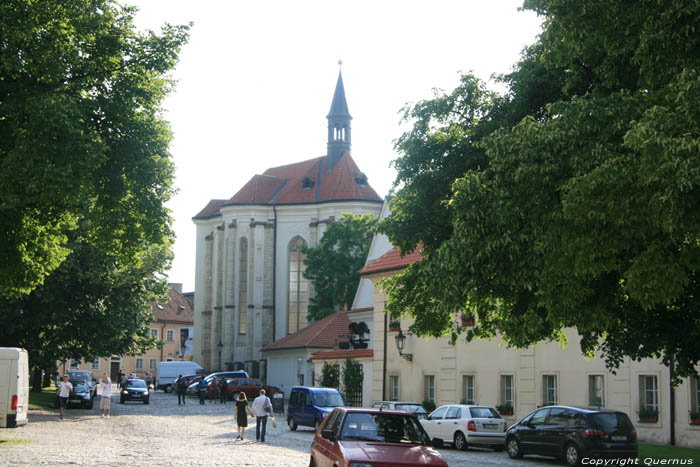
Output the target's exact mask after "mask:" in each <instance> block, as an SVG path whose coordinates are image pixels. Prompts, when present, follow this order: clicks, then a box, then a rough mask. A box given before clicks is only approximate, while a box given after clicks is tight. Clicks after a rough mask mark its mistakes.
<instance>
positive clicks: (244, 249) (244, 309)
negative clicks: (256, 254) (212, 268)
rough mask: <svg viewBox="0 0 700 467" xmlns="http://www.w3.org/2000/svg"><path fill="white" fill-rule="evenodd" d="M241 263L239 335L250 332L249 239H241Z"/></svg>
mask: <svg viewBox="0 0 700 467" xmlns="http://www.w3.org/2000/svg"><path fill="white" fill-rule="evenodd" d="M240 248H241V257H240V259H241V261H240V263H241V264H240V268H239V271H240V273H239V275H238V276H239V278H240V287H239V290H238V334H245V333H247V332H248V239H246V238H245V237H244V238H241V245H240Z"/></svg>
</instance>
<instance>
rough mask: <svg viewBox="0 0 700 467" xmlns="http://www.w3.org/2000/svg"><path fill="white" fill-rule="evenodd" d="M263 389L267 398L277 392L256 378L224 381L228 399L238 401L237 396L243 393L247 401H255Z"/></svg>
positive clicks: (274, 388)
mask: <svg viewBox="0 0 700 467" xmlns="http://www.w3.org/2000/svg"><path fill="white" fill-rule="evenodd" d="M261 389H264V390H265V394H266V395H267V396H268V397H272V395H273V394H275V393H276V392H278V391H279V389H278V388H277V387H275V386H268V385H267V384H263V382H262V381H260V380H259V379H257V378H234V379H227V380H226V394H227V395H228V398H229V399H233V400H236V399H238V394H240V393H241V392H244V393H245V395H246V397H247V398H248V399H249V400H252V399H255V398H256V397H258V396H259V395H260V390H261ZM207 390H208V388H207Z"/></svg>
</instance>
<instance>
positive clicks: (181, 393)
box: [175, 375, 187, 405]
mask: <svg viewBox="0 0 700 467" xmlns="http://www.w3.org/2000/svg"><path fill="white" fill-rule="evenodd" d="M175 391H177V405H180V401H182V405H185V393H186V392H187V388H186V387H185V382H184V381H183V380H182V375H180V376H178V377H177V385H176V386H175Z"/></svg>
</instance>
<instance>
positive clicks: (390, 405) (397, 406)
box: [372, 401, 428, 420]
mask: <svg viewBox="0 0 700 467" xmlns="http://www.w3.org/2000/svg"><path fill="white" fill-rule="evenodd" d="M372 407H373V408H375V409H381V410H402V411H404V412H409V413H412V414H415V415H416V418H418V420H425V419H426V418H428V412H427V410H425V409H424V408H423V406H422V405H420V404H419V403H418V402H398V401H379V402H375V403H374V404H372Z"/></svg>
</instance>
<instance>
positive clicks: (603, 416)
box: [506, 406, 638, 466]
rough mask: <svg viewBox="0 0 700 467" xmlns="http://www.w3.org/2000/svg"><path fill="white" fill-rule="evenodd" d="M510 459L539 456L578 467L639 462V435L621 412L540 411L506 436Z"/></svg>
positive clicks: (512, 427) (574, 409)
mask: <svg viewBox="0 0 700 467" xmlns="http://www.w3.org/2000/svg"><path fill="white" fill-rule="evenodd" d="M506 449H507V451H508V455H509V456H510V457H512V458H514V459H520V458H521V457H523V455H525V454H538V455H542V456H551V457H557V458H561V459H563V460H564V461H565V462H566V463H567V464H568V465H572V466H573V465H577V464H578V463H579V462H580V461H581V459H582V458H584V457H590V458H594V459H598V458H635V459H636V458H637V452H638V444H637V432H636V431H635V429H634V426H633V425H632V422H631V421H630V419H629V417H628V416H627V414H626V413H624V412H619V411H617V410H606V409H600V410H589V409H579V408H575V407H567V406H551V407H543V408H541V409H537V410H535V411H534V412H532V413H530V414H528V415H527V416H525V417H524V418H523V419H522V420H520V421H519V422H517V423H516V424H515V425H513V426H511V427H510V428H509V429H508V432H507V433H506Z"/></svg>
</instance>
